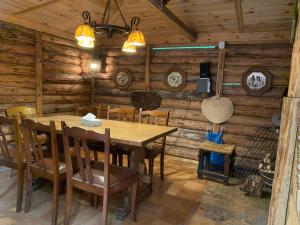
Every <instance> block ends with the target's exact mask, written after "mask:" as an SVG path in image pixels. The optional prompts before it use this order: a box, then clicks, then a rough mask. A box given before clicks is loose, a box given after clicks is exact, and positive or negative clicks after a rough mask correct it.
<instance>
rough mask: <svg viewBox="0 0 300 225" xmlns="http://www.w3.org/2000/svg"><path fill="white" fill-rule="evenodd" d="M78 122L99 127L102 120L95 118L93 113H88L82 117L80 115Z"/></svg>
mask: <svg viewBox="0 0 300 225" xmlns="http://www.w3.org/2000/svg"><path fill="white" fill-rule="evenodd" d="M80 124H82V125H84V126H89V127H100V126H101V125H102V120H99V119H97V118H96V116H95V115H94V114H92V113H88V114H86V115H85V116H84V117H81V119H80Z"/></svg>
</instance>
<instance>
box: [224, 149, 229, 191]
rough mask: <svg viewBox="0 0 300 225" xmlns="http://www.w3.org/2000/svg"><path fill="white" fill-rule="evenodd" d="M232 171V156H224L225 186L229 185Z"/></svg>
mask: <svg viewBox="0 0 300 225" xmlns="http://www.w3.org/2000/svg"><path fill="white" fill-rule="evenodd" d="M229 169H230V155H228V154H224V184H225V185H228V182H229Z"/></svg>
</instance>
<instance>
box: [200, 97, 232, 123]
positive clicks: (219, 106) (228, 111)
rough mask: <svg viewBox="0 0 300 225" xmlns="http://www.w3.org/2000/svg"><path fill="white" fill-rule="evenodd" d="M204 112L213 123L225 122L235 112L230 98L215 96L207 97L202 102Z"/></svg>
mask: <svg viewBox="0 0 300 225" xmlns="http://www.w3.org/2000/svg"><path fill="white" fill-rule="evenodd" d="M201 108H202V113H203V115H204V116H205V117H206V119H208V120H209V121H210V122H212V123H216V124H218V123H223V122H225V121H226V120H228V119H229V118H230V117H231V116H232V114H233V103H232V101H231V100H230V99H229V98H225V97H218V96H213V97H210V98H207V99H205V100H204V101H203V102H202V104H201Z"/></svg>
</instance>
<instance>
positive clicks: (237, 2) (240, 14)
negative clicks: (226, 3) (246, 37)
mask: <svg viewBox="0 0 300 225" xmlns="http://www.w3.org/2000/svg"><path fill="white" fill-rule="evenodd" d="M234 4H235V12H236V18H237V24H238V31H239V33H242V32H244V19H243V9H242V1H241V0H235V2H234Z"/></svg>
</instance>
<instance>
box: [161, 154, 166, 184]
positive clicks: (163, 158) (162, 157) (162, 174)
mask: <svg viewBox="0 0 300 225" xmlns="http://www.w3.org/2000/svg"><path fill="white" fill-rule="evenodd" d="M164 171H165V152H164V151H162V152H161V153H160V179H161V180H164V175H165V174H164Z"/></svg>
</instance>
